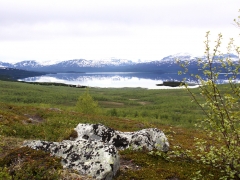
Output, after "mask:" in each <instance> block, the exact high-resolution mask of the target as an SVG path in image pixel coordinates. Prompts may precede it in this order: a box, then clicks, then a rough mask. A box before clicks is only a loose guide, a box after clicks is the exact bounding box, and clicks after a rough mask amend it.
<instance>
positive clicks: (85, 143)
mask: <svg viewBox="0 0 240 180" xmlns="http://www.w3.org/2000/svg"><path fill="white" fill-rule="evenodd" d="M24 146H28V147H30V148H33V149H36V150H43V151H48V152H50V153H51V155H54V156H57V157H61V158H62V165H63V168H71V169H74V170H76V171H78V172H79V173H80V174H84V175H87V176H89V177H92V178H94V179H106V180H110V179H112V178H113V177H114V176H115V175H116V173H117V171H118V170H119V166H120V164H119V162H120V161H119V155H118V152H117V149H116V148H115V146H113V145H110V144H107V143H103V142H100V141H96V140H84V139H78V140H77V141H70V140H64V141H62V142H47V141H40V140H37V141H26V142H25V143H24Z"/></svg>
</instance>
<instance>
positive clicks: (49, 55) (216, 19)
mask: <svg viewBox="0 0 240 180" xmlns="http://www.w3.org/2000/svg"><path fill="white" fill-rule="evenodd" d="M239 5H240V3H239V1H238V0H228V1H225V0H218V1H217V0H211V1H207V0H182V1H179V0H168V1H159V0H143V1H126V0H121V1H120V0H116V1H112V0H101V1H99V0H88V1H85V0H68V1H65V0H62V1H61V0H49V1H46V2H44V3H43V1H40V0H35V1H31V0H22V1H18V0H0V49H1V52H0V61H12V62H14V61H21V60H26V59H35V60H38V61H46V60H66V59H76V58H85V59H101V58H107V57H118V58H126V59H142V60H147V59H161V58H162V57H163V56H166V55H170V54H174V53H178V52H189V53H191V54H201V52H204V44H203V41H204V36H205V32H206V31H208V30H210V31H211V34H212V39H213V41H214V40H215V39H216V37H217V34H218V33H219V32H222V33H223V35H224V42H225V41H227V40H228V39H229V37H235V38H236V37H237V35H238V34H239V29H238V28H236V27H234V25H233V19H234V18H237V16H238V8H240V7H239ZM236 39H239V38H236ZM225 46H226V45H225Z"/></svg>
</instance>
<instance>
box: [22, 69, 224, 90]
mask: <svg viewBox="0 0 240 180" xmlns="http://www.w3.org/2000/svg"><path fill="white" fill-rule="evenodd" d="M183 77H184V76H183V75H182V76H180V75H178V74H177V73H164V74H161V73H142V72H141V73H136V72H95V73H57V74H46V75H43V76H36V77H29V78H25V79H19V81H25V82H56V83H64V84H71V85H80V86H89V87H100V88H123V87H131V88H136V87H140V88H147V89H166V88H167V89H171V88H172V87H166V86H156V84H162V83H163V82H164V81H182V79H183ZM185 77H186V75H185ZM187 79H188V82H191V83H194V82H195V81H194V79H193V78H192V77H190V76H189V77H187ZM224 82H226V77H225V76H224V75H220V76H219V81H218V83H224ZM193 87H197V86H193Z"/></svg>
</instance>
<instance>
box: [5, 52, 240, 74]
mask: <svg viewBox="0 0 240 180" xmlns="http://www.w3.org/2000/svg"><path fill="white" fill-rule="evenodd" d="M227 56H228V55H223V58H226V57H227ZM231 58H232V59H233V60H234V61H237V60H239V59H238V57H237V56H236V55H234V54H231ZM176 59H179V60H180V61H188V62H189V66H188V68H189V72H192V73H197V72H199V66H198V65H197V64H198V59H199V58H198V57H194V56H191V55H189V54H177V55H170V56H167V57H164V58H163V59H160V60H153V61H148V62H141V61H139V62H134V61H131V60H126V59H110V60H85V59H73V60H66V61H62V62H58V63H55V64H45V65H44V64H41V63H38V62H37V61H35V60H29V61H22V62H18V63H15V64H11V63H4V62H0V67H1V66H2V67H8V68H15V69H22V70H28V71H37V72H46V73H60V72H79V73H81V72H157V73H173V72H174V73H176V72H178V71H179V70H182V68H181V67H180V66H179V64H177V63H176ZM201 59H203V60H204V61H205V60H207V59H206V57H204V56H203V57H201ZM216 66H218V64H217V63H216Z"/></svg>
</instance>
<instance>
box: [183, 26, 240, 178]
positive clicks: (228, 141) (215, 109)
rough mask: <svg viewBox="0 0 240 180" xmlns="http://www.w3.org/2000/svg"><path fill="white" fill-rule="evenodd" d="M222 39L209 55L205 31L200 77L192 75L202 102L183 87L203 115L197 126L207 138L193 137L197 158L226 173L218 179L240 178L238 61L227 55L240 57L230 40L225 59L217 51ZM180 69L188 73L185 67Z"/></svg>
mask: <svg viewBox="0 0 240 180" xmlns="http://www.w3.org/2000/svg"><path fill="white" fill-rule="evenodd" d="M238 26H239V24H238ZM221 40H222V35H221V34H219V36H218V39H217V41H216V45H215V47H214V48H213V53H212V54H211V53H210V52H211V50H210V45H209V32H207V34H206V41H205V47H206V51H205V54H206V57H207V61H204V60H202V59H199V66H200V67H201V69H202V71H203V75H192V76H194V77H196V79H197V80H198V82H199V86H200V89H201V92H200V94H201V98H202V99H203V101H202V100H200V99H199V96H196V94H195V93H193V92H192V90H191V89H189V88H188V86H187V82H185V85H184V86H185V87H186V89H187V90H188V92H189V93H190V94H191V95H192V98H193V100H194V102H196V104H197V105H198V106H199V107H200V108H201V109H202V111H203V113H204V115H205V118H203V119H201V122H199V123H197V126H198V127H199V128H201V129H203V130H204V131H206V134H207V135H208V139H204V140H203V139H198V138H196V148H197V150H198V152H199V154H198V155H197V157H196V159H197V160H198V161H199V162H201V163H204V164H207V165H211V166H212V167H215V168H219V169H221V171H222V172H224V173H225V175H224V176H222V177H221V179H240V153H239V152H240V112H239V109H240V106H239V98H240V84H238V83H237V81H236V80H237V75H239V69H240V64H239V63H240V61H239V62H234V61H233V60H232V59H231V56H230V54H231V53H232V52H234V53H237V54H238V55H239V54H240V47H237V46H235V45H234V43H233V39H231V40H230V42H229V44H228V48H227V51H228V54H229V56H228V57H226V58H225V57H223V55H222V54H221V53H220V51H219V49H220V46H221ZM216 64H217V65H216ZM182 67H183V68H184V69H185V72H187V66H186V64H183V65H182ZM220 67H221V68H220ZM222 71H223V72H226V76H227V77H228V86H226V87H227V88H225V89H221V88H220V86H219V85H217V80H218V76H219V74H220V73H222ZM199 173H200V172H198V173H197V174H198V175H199Z"/></svg>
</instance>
